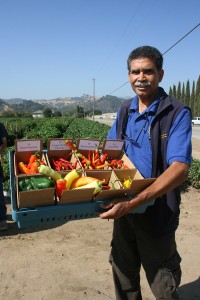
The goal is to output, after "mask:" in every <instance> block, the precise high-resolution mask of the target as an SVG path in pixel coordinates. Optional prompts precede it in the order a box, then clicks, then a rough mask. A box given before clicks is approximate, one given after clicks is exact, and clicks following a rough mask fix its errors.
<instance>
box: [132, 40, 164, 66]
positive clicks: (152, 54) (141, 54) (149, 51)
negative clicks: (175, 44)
mask: <svg viewBox="0 0 200 300" xmlns="http://www.w3.org/2000/svg"><path fill="white" fill-rule="evenodd" d="M145 57H148V58H149V59H151V60H152V61H153V62H154V63H155V65H156V68H157V69H158V70H160V69H162V66H163V56H162V54H161V53H160V51H158V49H156V48H154V47H151V46H141V47H138V48H136V49H134V50H133V51H131V53H130V54H129V57H128V60H127V67H128V70H129V72H130V71H131V70H130V63H131V61H132V60H133V59H137V58H145Z"/></svg>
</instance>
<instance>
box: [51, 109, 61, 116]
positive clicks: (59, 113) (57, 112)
mask: <svg viewBox="0 0 200 300" xmlns="http://www.w3.org/2000/svg"><path fill="white" fill-rule="evenodd" d="M53 115H54V117H57V118H59V117H62V114H61V112H60V111H59V110H56V111H55V112H54V114H53Z"/></svg>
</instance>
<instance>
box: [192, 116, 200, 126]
mask: <svg viewBox="0 0 200 300" xmlns="http://www.w3.org/2000/svg"><path fill="white" fill-rule="evenodd" d="M192 125H200V117H195V118H194V119H192Z"/></svg>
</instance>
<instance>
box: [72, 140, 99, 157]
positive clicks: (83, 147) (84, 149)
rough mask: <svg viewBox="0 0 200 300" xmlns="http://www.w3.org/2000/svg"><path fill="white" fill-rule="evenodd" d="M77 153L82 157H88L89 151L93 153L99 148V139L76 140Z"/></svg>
mask: <svg viewBox="0 0 200 300" xmlns="http://www.w3.org/2000/svg"><path fill="white" fill-rule="evenodd" d="M76 147H77V151H78V152H79V153H81V154H83V155H84V156H86V157H87V156H88V152H89V151H91V152H92V151H95V150H96V149H97V148H98V149H99V148H100V140H99V139H81V138H79V139H77V140H76Z"/></svg>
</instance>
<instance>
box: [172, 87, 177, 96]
mask: <svg viewBox="0 0 200 300" xmlns="http://www.w3.org/2000/svg"><path fill="white" fill-rule="evenodd" d="M172 93H173V96H174V97H176V86H175V85H173V88H172Z"/></svg>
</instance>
